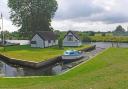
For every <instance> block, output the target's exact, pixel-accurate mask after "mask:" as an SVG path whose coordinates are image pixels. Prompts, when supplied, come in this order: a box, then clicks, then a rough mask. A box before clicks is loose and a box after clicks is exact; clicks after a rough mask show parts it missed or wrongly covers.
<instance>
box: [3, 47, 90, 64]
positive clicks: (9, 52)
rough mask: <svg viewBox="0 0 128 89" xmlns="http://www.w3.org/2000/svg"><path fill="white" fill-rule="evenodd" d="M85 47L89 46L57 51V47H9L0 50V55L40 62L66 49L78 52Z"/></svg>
mask: <svg viewBox="0 0 128 89" xmlns="http://www.w3.org/2000/svg"><path fill="white" fill-rule="evenodd" d="M86 47H89V45H83V46H80V47H64V49H59V48H58V47H57V46H54V47H50V48H32V47H30V46H28V45H24V46H9V47H6V48H5V52H4V51H3V48H0V53H1V54H4V55H6V56H7V57H10V58H16V59H20V60H27V61H34V62H40V61H45V60H48V59H50V58H53V57H56V56H59V55H62V54H63V52H64V51H65V50H67V49H76V50H79V49H83V48H86Z"/></svg>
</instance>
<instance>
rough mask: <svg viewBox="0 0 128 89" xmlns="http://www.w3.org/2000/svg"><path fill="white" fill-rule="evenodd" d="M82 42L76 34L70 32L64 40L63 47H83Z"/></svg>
mask: <svg viewBox="0 0 128 89" xmlns="http://www.w3.org/2000/svg"><path fill="white" fill-rule="evenodd" d="M81 45H82V42H81V40H80V38H79V36H78V35H77V34H76V32H73V31H68V32H67V34H66V35H65V37H64V40H63V46H81Z"/></svg>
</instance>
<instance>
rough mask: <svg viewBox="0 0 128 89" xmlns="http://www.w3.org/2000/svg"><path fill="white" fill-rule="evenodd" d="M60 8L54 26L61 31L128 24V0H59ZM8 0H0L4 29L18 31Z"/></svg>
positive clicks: (92, 29)
mask: <svg viewBox="0 0 128 89" xmlns="http://www.w3.org/2000/svg"><path fill="white" fill-rule="evenodd" d="M57 2H58V10H57V11H56V13H55V16H54V18H53V19H52V22H51V24H52V27H53V28H54V29H55V30H60V31H68V30H75V31H113V30H115V28H116V27H117V26H118V25H122V26H123V27H124V28H125V29H126V30H127V28H128V27H127V26H128V11H127V10H128V7H127V3H128V0H57ZM9 11H10V9H9V8H8V6H7V0H0V13H1V12H2V14H3V18H4V30H8V31H11V32H12V31H17V30H18V28H17V27H16V26H14V25H12V22H11V21H10V19H9V16H10V13H9Z"/></svg>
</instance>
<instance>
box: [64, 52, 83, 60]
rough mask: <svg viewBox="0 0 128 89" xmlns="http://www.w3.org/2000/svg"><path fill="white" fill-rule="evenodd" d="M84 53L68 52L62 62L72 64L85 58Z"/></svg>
mask: <svg viewBox="0 0 128 89" xmlns="http://www.w3.org/2000/svg"><path fill="white" fill-rule="evenodd" d="M83 56H84V55H83V52H81V51H77V50H67V51H65V52H64V54H63V55H62V60H63V61H66V62H72V61H76V60H79V59H81V58H83Z"/></svg>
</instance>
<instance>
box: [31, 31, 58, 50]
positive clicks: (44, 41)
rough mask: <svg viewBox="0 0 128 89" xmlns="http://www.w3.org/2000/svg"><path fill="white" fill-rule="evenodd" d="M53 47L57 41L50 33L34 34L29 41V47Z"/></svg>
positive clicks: (52, 33)
mask: <svg viewBox="0 0 128 89" xmlns="http://www.w3.org/2000/svg"><path fill="white" fill-rule="evenodd" d="M54 45H58V40H57V36H56V35H55V34H54V32H52V31H41V32H36V33H35V34H34V35H33V37H32V39H31V47H38V48H46V47H50V46H54Z"/></svg>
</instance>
